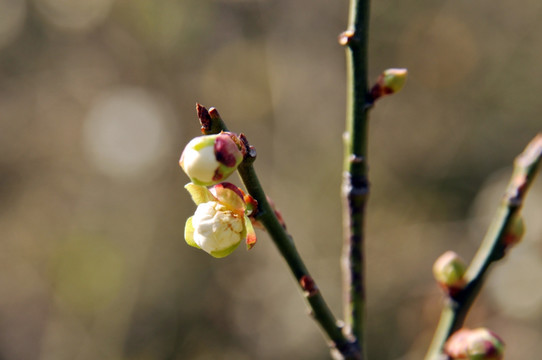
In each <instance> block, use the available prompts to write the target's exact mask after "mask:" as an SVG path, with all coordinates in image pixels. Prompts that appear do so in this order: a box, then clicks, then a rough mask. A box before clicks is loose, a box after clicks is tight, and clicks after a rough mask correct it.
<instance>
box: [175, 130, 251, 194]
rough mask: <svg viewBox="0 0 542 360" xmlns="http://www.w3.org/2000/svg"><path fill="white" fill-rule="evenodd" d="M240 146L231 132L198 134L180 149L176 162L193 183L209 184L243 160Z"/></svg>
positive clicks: (228, 172) (225, 174) (224, 177)
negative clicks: (179, 156) (180, 152)
mask: <svg viewBox="0 0 542 360" xmlns="http://www.w3.org/2000/svg"><path fill="white" fill-rule="evenodd" d="M242 149H243V148H242V145H241V142H240V140H239V138H238V137H237V136H236V135H235V134H233V133H227V132H223V133H220V134H218V135H204V136H198V137H196V138H194V139H192V140H191V141H190V142H189V143H188V144H187V145H186V147H185V148H184V150H183V153H182V155H181V158H180V159H179V165H180V166H181V168H182V169H183V170H184V172H185V173H186V175H188V177H189V178H190V179H191V180H192V182H193V183H194V184H196V185H202V186H211V185H214V184H217V183H219V182H221V181H223V180H225V179H226V178H227V177H228V176H230V175H231V174H232V173H233V172H234V171H235V170H236V169H237V167H238V166H239V164H240V163H241V162H242V161H243V151H242Z"/></svg>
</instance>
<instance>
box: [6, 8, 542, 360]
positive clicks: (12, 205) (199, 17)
mask: <svg viewBox="0 0 542 360" xmlns="http://www.w3.org/2000/svg"><path fill="white" fill-rule="evenodd" d="M347 13H348V2H347V1H346V0H343V1H340V2H334V1H324V0H313V1H285V0H278V1H264V0H261V1H256V0H236V1H234V0H216V1H211V0H93V1H86V0H72V1H65V0H0V359H2V360H35V359H38V360H71V359H77V360H86V359H105V360H110V359H111V360H119V359H123V360H153V359H157V360H161V359H173V360H178V359H194V360H206V359H224V360H230V359H231V360H234V359H235V360H248V359H263V360H267V359H269V360H271V359H327V358H328V356H329V355H328V350H327V348H326V344H325V343H324V341H323V340H322V336H321V334H320V331H319V329H318V328H317V326H316V325H315V323H313V320H312V319H310V317H309V316H307V315H306V308H305V305H304V302H303V300H302V297H301V295H300V293H299V291H298V290H297V286H296V284H295V282H294V281H293V279H292V277H291V275H290V274H289V271H288V269H287V267H286V265H285V263H284V262H283V260H282V259H281V258H280V257H279V255H278V253H277V251H276V249H275V247H274V245H273V244H272V243H271V242H270V240H269V238H268V237H267V235H266V234H265V233H263V232H260V233H259V242H258V244H257V246H256V247H255V248H254V249H253V250H252V251H251V252H248V253H247V252H246V251H245V250H244V249H243V248H242V247H241V248H240V249H238V250H237V251H236V252H235V253H233V254H232V255H230V256H229V257H227V258H224V259H218V260H217V259H213V258H211V257H210V256H209V255H207V254H206V253H204V252H202V251H198V250H195V249H193V248H190V247H188V246H187V245H186V244H185V243H184V240H183V229H184V223H185V220H186V218H187V217H189V216H190V215H191V214H192V213H193V212H194V210H195V205H194V204H193V203H192V202H191V200H190V198H189V195H188V193H187V192H186V191H185V190H184V189H183V185H184V184H185V183H187V182H188V179H187V177H186V176H185V175H184V174H183V173H182V172H181V170H180V168H179V167H178V164H177V161H178V158H179V156H180V153H181V151H182V149H183V147H184V145H185V144H186V143H187V142H188V141H189V140H190V139H191V138H192V137H194V136H197V135H199V124H198V122H197V119H196V114H195V103H196V102H200V103H202V104H203V105H205V106H208V107H210V106H215V107H216V108H217V109H218V110H219V111H220V113H221V114H222V116H223V117H224V119H225V120H226V122H227V123H228V125H229V127H230V129H232V130H233V131H236V132H244V133H245V134H246V135H247V137H248V139H249V140H250V142H251V143H252V144H253V145H254V146H256V148H257V150H258V159H257V162H256V168H257V170H258V172H259V173H260V176H261V180H262V182H263V184H264V186H265V187H266V189H267V192H268V194H269V195H270V196H271V197H272V198H273V199H274V201H275V202H276V204H277V206H278V208H279V209H280V210H281V211H282V213H283V215H284V217H285V219H286V222H287V224H288V229H289V230H290V232H291V234H292V235H293V236H294V239H295V241H296V243H297V246H298V248H299V251H300V252H301V254H302V256H303V257H304V258H305V259H306V263H307V266H308V267H309V269H310V270H311V272H312V273H313V276H314V278H315V279H316V281H317V282H318V283H319V286H320V288H321V290H322V292H323V294H324V296H325V297H326V298H327V300H328V302H329V304H330V306H331V307H332V309H333V310H334V312H335V314H336V315H337V316H338V317H342V315H341V312H342V310H341V304H340V303H341V290H340V288H341V285H340V276H341V275H340V265H339V256H340V252H341V242H342V241H341V235H340V231H341V219H340V214H341V205H340V197H339V196H340V181H341V163H342V142H341V136H342V132H343V128H344V116H345V110H344V107H345V60H344V50H343V49H342V48H341V47H340V46H339V45H338V44H337V35H338V34H339V33H340V32H341V31H343V30H344V29H345V27H346V19H347ZM541 18H542V2H540V1H537V0H518V1H515V2H510V1H505V0H491V1H490V0H481V1H477V2H462V1H453V2H447V1H446V2H435V1H427V0H418V1H409V2H401V1H389V0H382V1H375V2H374V4H373V5H372V19H371V43H370V76H371V78H372V79H376V77H377V75H378V74H379V73H380V72H381V71H382V70H384V69H386V68H388V67H407V68H408V69H409V81H408V83H407V86H406V88H405V89H404V90H403V91H402V92H401V93H400V94H398V95H396V96H394V97H392V98H386V99H383V100H381V101H379V103H378V104H377V106H376V107H375V109H374V110H373V112H372V114H371V117H372V122H371V146H370V155H371V157H370V164H371V182H372V194H371V199H370V204H369V215H368V220H367V222H368V236H367V237H368V240H367V257H368V258H367V261H368V264H367V271H368V275H367V277H368V280H367V281H368V290H367V292H368V312H369V315H368V323H369V331H368V333H369V335H368V336H369V344H370V346H369V354H370V357H371V359H403V360H416V359H421V358H422V357H423V354H424V352H425V350H426V348H427V346H428V344H429V342H430V339H431V336H432V332H433V330H434V327H435V325H436V323H437V320H438V316H439V312H440V307H441V300H442V295H441V293H440V291H439V290H438V289H437V287H436V285H435V284H434V282H433V280H432V275H431V266H432V264H433V262H434V260H435V259H436V258H437V257H438V256H439V255H440V254H441V253H443V252H444V251H446V250H448V249H453V250H455V251H457V252H458V253H460V254H461V255H462V256H463V257H464V258H465V260H467V261H469V260H470V259H471V258H472V256H473V254H474V252H475V250H476V248H477V246H478V244H479V241H480V240H481V238H482V236H483V234H484V232H485V226H486V224H487V223H488V221H489V219H490V217H491V216H492V214H493V212H494V211H495V208H496V206H497V205H498V203H499V201H500V198H501V195H502V194H503V191H504V187H505V185H506V182H507V179H508V177H509V176H510V174H511V164H512V161H513V158H514V157H515V156H516V155H517V154H519V153H520V152H521V150H522V149H523V148H524V146H525V145H526V144H527V142H528V141H529V140H530V139H531V138H532V137H534V135H535V134H536V133H537V132H539V131H540V130H541V129H542V121H541V113H542V102H541V101H540V94H542V81H541V79H542V67H541V65H540V64H541V59H542V39H541V37H540V34H542V21H540V19H541ZM234 181H237V182H238V180H235V179H234ZM541 214H542V181H540V179H539V180H538V181H537V182H536V183H535V184H534V186H533V188H532V191H531V193H530V194H529V197H528V199H527V203H526V206H525V209H524V216H525V220H526V226H527V235H526V237H525V239H524V242H523V243H522V244H521V246H518V247H517V248H515V249H514V250H513V251H511V253H510V254H509V256H507V258H506V259H505V260H504V261H502V262H501V263H499V264H498V265H497V266H495V267H494V268H493V272H492V274H491V276H490V278H489V281H488V282H487V284H486V286H485V288H484V291H483V294H482V296H481V297H480V298H479V299H478V300H477V302H476V303H475V306H474V309H473V311H472V313H471V316H470V317H469V319H468V325H469V326H471V327H478V326H487V327H489V328H490V329H492V330H494V331H495V332H497V333H498V334H500V335H501V336H502V337H503V338H504V339H505V341H506V343H507V358H508V359H520V358H536V357H538V355H537V354H540V353H541V352H542V344H541V342H540V338H541V336H542V322H541V317H542V287H541V286H540V283H541V282H542V221H540V220H541Z"/></svg>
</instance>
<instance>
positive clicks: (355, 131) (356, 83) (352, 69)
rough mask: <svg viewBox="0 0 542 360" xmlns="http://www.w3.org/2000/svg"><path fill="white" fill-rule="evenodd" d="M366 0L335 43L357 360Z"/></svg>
mask: <svg viewBox="0 0 542 360" xmlns="http://www.w3.org/2000/svg"><path fill="white" fill-rule="evenodd" d="M368 32H369V0H351V2H350V16H349V25H348V30H346V31H345V32H344V33H342V34H341V36H340V37H339V42H340V43H341V45H344V46H346V65H347V115H346V133H345V136H344V142H345V144H344V145H345V152H344V175H343V184H342V194H343V203H344V214H343V216H344V219H345V233H344V245H343V273H344V281H345V283H344V303H345V304H344V305H345V306H344V308H345V320H346V324H347V326H348V327H349V328H350V331H351V333H352V335H353V336H354V338H356V340H357V342H358V346H359V348H360V352H361V355H362V357H361V358H362V359H366V355H365V352H366V350H365V349H366V346H365V279H364V267H365V262H364V241H363V240H364V222H365V206H366V203H367V198H368V195H369V181H368V177H367V142H368V110H369V109H370V107H371V102H370V101H368V98H369V89H368V84H367V67H368V66H367V44H368Z"/></svg>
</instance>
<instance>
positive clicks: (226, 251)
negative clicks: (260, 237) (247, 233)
mask: <svg viewBox="0 0 542 360" xmlns="http://www.w3.org/2000/svg"><path fill="white" fill-rule="evenodd" d="M239 244H240V243H237V244H234V245H232V246H230V247H229V248H227V249H224V250H219V251H211V252H210V253H209V254H210V255H211V256H212V257H215V258H223V257H226V256H228V255H229V254H231V253H232V252H233V251H234V250H235V249H237V247H238V246H239Z"/></svg>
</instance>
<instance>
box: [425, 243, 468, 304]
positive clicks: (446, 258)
mask: <svg viewBox="0 0 542 360" xmlns="http://www.w3.org/2000/svg"><path fill="white" fill-rule="evenodd" d="M465 271H466V265H465V263H464V262H463V260H462V259H461V258H460V257H459V255H457V254H456V253H455V252H453V251H447V252H445V253H444V254H442V255H441V256H440V257H439V258H438V259H437V261H435V264H434V265H433V275H434V276H435V279H436V280H437V282H438V284H439V285H440V287H441V288H442V289H443V290H444V291H445V292H446V293H448V294H449V295H452V296H453V295H454V294H455V293H456V292H457V291H459V290H461V289H463V288H464V287H465V285H466V283H465V279H464V275H465Z"/></svg>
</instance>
